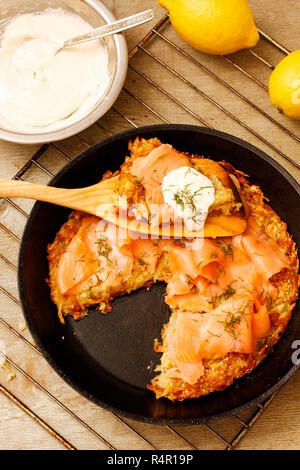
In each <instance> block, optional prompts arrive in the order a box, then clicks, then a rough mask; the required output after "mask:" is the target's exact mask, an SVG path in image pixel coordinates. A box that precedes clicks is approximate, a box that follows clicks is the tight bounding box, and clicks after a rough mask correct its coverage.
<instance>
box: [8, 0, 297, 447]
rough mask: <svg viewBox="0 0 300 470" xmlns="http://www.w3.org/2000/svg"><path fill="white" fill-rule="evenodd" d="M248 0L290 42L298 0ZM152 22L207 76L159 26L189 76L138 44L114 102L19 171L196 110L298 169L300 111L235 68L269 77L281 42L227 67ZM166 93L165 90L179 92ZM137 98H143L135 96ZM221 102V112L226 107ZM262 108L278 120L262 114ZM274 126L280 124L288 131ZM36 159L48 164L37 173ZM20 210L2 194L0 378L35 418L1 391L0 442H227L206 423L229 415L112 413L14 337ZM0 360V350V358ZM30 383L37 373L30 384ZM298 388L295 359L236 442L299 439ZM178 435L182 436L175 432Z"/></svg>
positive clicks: (114, 6)
mask: <svg viewBox="0 0 300 470" xmlns="http://www.w3.org/2000/svg"><path fill="white" fill-rule="evenodd" d="M104 3H105V4H106V5H107V6H108V7H109V8H110V9H111V10H112V11H113V12H114V14H115V16H116V17H117V18H121V17H123V16H126V15H129V14H133V13H136V12H138V11H142V10H143V9H146V8H153V9H154V12H155V18H154V20H153V21H152V26H153V25H154V24H156V23H157V21H158V20H159V19H160V18H161V17H162V16H163V15H164V14H165V11H164V10H163V9H162V8H161V7H159V6H158V5H157V3H156V2H155V1H154V0H144V1H143V2H140V1H138V0H132V1H130V2H128V1H126V0H118V1H117V0H116V1H114V0H104ZM249 4H250V5H251V7H252V9H253V12H254V15H255V19H256V24H257V26H258V27H259V29H260V30H262V31H263V32H265V33H266V34H268V35H270V36H271V37H273V38H274V39H276V40H277V41H278V42H279V43H280V44H282V45H284V46H285V48H287V49H288V50H290V51H292V50H295V49H297V48H299V28H300V2H299V0H289V1H286V0H279V1H277V2H274V1H273V0H249ZM0 5H1V0H0ZM150 27H151V24H146V25H143V26H140V27H138V28H136V29H134V30H131V31H128V32H127V33H126V38H127V41H128V49H129V51H130V50H131V49H132V48H133V47H134V46H135V45H136V44H137V43H138V41H140V39H141V38H142V37H143V36H144V35H145V34H146V32H147V31H148V30H149V29H150ZM160 33H161V34H163V35H165V36H166V37H168V38H169V40H171V41H173V42H174V43H175V44H176V45H177V46H179V47H180V48H182V50H183V51H184V52H185V53H186V54H190V55H191V56H192V57H193V58H194V59H196V60H198V61H199V62H200V63H201V64H202V65H204V66H205V67H207V69H208V70H210V71H212V72H213V73H214V74H215V76H212V75H209V73H208V72H207V71H206V70H204V69H203V68H201V67H200V66H199V65H197V64H195V62H192V61H191V60H190V59H189V58H188V57H187V56H186V55H184V54H182V53H181V52H178V50H176V49H175V48H174V47H172V46H170V45H169V44H166V43H165V42H164V41H163V40H162V39H161V38H159V37H155V38H152V39H151V41H150V42H149V43H148V44H147V45H146V49H147V50H148V51H150V52H151V54H153V55H155V56H156V57H158V58H159V60H161V61H164V62H165V63H166V64H167V65H168V67H169V68H172V69H173V70H176V71H177V74H179V75H180V76H183V77H185V79H186V80H188V81H190V82H191V83H192V84H193V85H194V87H191V86H190V85H189V84H187V83H186V82H184V81H183V80H182V78H181V77H180V76H178V75H177V76H176V75H175V74H174V73H172V72H171V71H170V70H169V71H168V70H166V69H165V68H163V67H162V65H161V64H159V63H158V62H157V61H155V60H154V59H153V58H151V57H149V55H148V54H147V53H146V52H143V51H141V50H139V51H138V52H137V53H136V54H135V55H134V57H133V58H132V60H131V61H130V65H131V67H130V68H129V70H128V76H127V81H126V83H125V88H126V90H127V91H122V93H121V95H120V97H119V99H118V100H117V102H116V103H115V105H114V109H112V110H110V111H109V112H108V113H107V114H106V116H104V117H103V118H102V119H101V120H100V121H99V123H98V124H95V125H93V126H92V127H91V128H89V129H87V130H86V131H84V132H82V133H81V134H80V136H78V137H76V136H75V137H73V138H70V139H67V140H65V141H62V142H57V143H55V144H54V146H50V147H49V148H48V149H47V151H46V152H45V153H44V154H43V155H42V156H41V157H40V158H39V159H38V163H39V165H40V166H38V165H37V164H32V165H31V166H30V167H29V169H28V170H27V172H26V177H24V179H26V180H30V181H39V182H43V183H47V181H48V180H49V178H50V175H51V174H54V173H55V172H56V171H57V170H58V169H59V168H61V166H62V165H63V164H64V163H65V159H64V158H62V154H65V155H68V156H71V157H73V156H74V155H76V154H77V153H78V152H80V151H81V150H83V149H84V148H86V145H87V144H92V143H94V142H96V141H98V140H100V139H103V138H104V137H106V136H107V135H108V134H109V133H114V132H117V131H120V130H123V129H126V128H130V127H132V126H139V125H145V124H151V123H161V122H164V121H169V122H177V123H196V124H199V119H202V120H203V121H204V122H205V123H206V124H207V125H209V126H211V127H216V128H217V129H219V130H222V131H225V132H229V133H231V134H234V135H237V136H239V137H241V138H243V139H245V140H247V141H249V142H251V143H253V144H254V145H256V146H257V147H259V148H261V149H262V150H264V151H266V152H267V153H268V154H269V155H271V156H272V157H274V158H275V159H276V160H277V161H278V162H279V163H281V164H282V165H283V166H284V167H285V168H286V169H287V170H288V171H289V172H290V173H291V174H292V175H293V176H294V177H295V178H296V179H297V180H298V181H300V171H299V169H297V168H296V167H295V166H294V165H293V164H291V163H289V162H288V161H287V160H286V158H285V157H286V156H287V157H288V158H290V159H292V160H293V161H295V162H298V164H299V163H300V159H299V155H298V152H299V141H298V140H297V137H298V139H299V136H300V132H299V131H300V128H299V126H300V124H299V122H296V121H292V120H289V119H288V118H285V117H284V116H282V115H279V114H278V113H277V112H276V110H275V109H274V108H273V107H272V106H271V104H270V101H269V97H268V93H267V91H266V89H265V87H264V86H262V85H260V84H259V83H257V82H255V81H254V80H253V79H252V78H251V77H249V76H247V75H246V74H245V73H244V72H242V71H241V68H242V69H244V70H245V71H247V73H248V74H251V75H252V76H253V77H255V78H256V80H258V81H259V82H261V84H263V85H267V83H268V77H269V75H270V72H271V70H270V67H269V66H268V65H267V64H271V65H276V63H277V62H278V61H279V60H280V59H281V58H282V57H284V53H283V52H280V51H279V50H278V49H277V48H275V47H274V46H273V45H270V44H269V43H268V42H267V41H266V40H264V39H261V40H260V42H259V44H258V46H257V47H256V48H255V49H254V52H255V53H256V54H259V56H260V57H262V58H263V59H264V60H265V61H266V62H267V64H266V63H263V62H262V61H261V60H259V59H258V58H257V57H255V56H254V55H253V54H250V53H249V52H246V51H243V52H239V53H236V54H234V55H231V56H230V57H229V59H230V60H231V61H233V62H234V63H235V64H236V65H237V67H235V66H234V65H233V64H232V63H230V62H229V61H228V60H226V59H225V58H223V57H214V56H208V55H205V54H201V53H199V52H197V51H194V50H192V49H191V48H190V47H189V46H188V45H186V44H184V43H183V42H182V41H181V40H180V39H179V38H178V36H177V35H176V34H175V32H174V31H173V29H172V27H171V26H170V24H169V23H166V25H165V26H164V27H163V28H162V30H160ZM238 67H239V68H238ZM134 69H135V70H138V71H140V72H141V73H142V74H144V75H145V76H147V77H148V80H145V78H144V77H143V75H141V74H139V73H137V72H136V71H135V70H134ZM218 78H219V79H221V80H224V81H225V83H226V84H229V85H230V86H232V87H234V89H235V90H237V91H238V93H239V94H240V95H243V96H244V97H246V98H247V99H248V100H249V101H251V102H252V103H253V104H255V105H256V106H257V107H259V108H261V109H262V110H263V111H264V112H265V113H266V114H267V115H268V116H269V117H268V116H267V117H266V116H265V115H263V114H262V113H261V112H260V111H259V110H257V109H255V107H253V105H251V104H249V102H248V103H247V102H245V101H244V100H243V99H242V98H241V96H240V95H238V94H237V93H234V91H232V90H231V89H230V88H229V87H228V86H227V87H226V84H224V83H223V84H222V83H220V80H219V81H218ZM151 81H152V82H154V83H155V84H156V86H155V85H154V84H153V83H151ZM159 87H160V88H159ZM197 90H198V91H197ZM199 90H201V91H202V92H204V93H206V94H207V95H208V96H209V97H211V98H212V99H213V100H215V102H217V103H219V105H221V107H220V106H219V107H218V106H216V105H215V104H213V103H212V101H211V100H210V101H209V100H208V99H207V98H206V97H205V96H203V94H202V95H201V93H199ZM167 93H169V94H170V95H172V96H173V97H175V98H176V99H177V103H176V102H174V100H172V99H171V98H170V96H168V95H167ZM132 95H134V97H133V96H132ZM136 98H138V100H137V99H136ZM178 102H179V104H178ZM143 103H145V104H146V105H147V106H146V107H145V106H144V104H143ZM224 109H225V110H227V112H224ZM191 113H192V114H191ZM124 116H125V117H124ZM270 117H271V119H273V120H276V121H277V122H278V123H279V124H280V125H281V127H279V126H278V125H276V124H275V123H274V122H272V120H271V119H270ZM282 127H285V128H287V129H288V130H289V132H290V135H288V134H287V133H286V132H285V131H284V130H283V129H282ZM253 131H254V132H253ZM291 134H292V135H291ZM38 148H39V146H38V145H30V146H23V145H16V144H12V143H7V142H0V178H7V177H13V176H14V175H15V174H16V173H17V172H18V170H19V169H20V168H22V167H23V165H24V164H25V163H26V162H27V161H28V160H29V159H30V158H31V157H32V156H33V155H34V154H35V152H36V151H37V150H38ZM276 149H277V150H276ZM43 167H44V168H46V169H47V173H45V171H44V170H43ZM283 197H284V194H283ZM15 203H17V204H18V205H19V206H20V207H21V208H22V209H23V211H24V212H27V213H28V212H29V211H30V208H31V205H32V203H31V202H30V201H22V200H15ZM25 221H26V217H24V215H23V214H22V213H21V212H20V211H18V210H16V209H15V208H14V207H13V206H12V205H10V204H7V203H5V202H2V204H1V205H0V286H1V289H0V318H1V319H2V321H0V352H2V353H5V354H7V356H8V357H9V358H10V359H11V360H12V361H14V363H15V364H16V365H17V366H18V367H19V368H21V369H22V370H23V371H25V372H26V374H27V376H25V375H24V373H22V370H20V369H19V370H18V368H16V367H12V366H11V365H10V368H11V369H12V370H13V372H14V373H15V377H14V378H13V379H12V380H8V379H9V374H8V371H7V369H5V368H0V388H1V386H2V387H5V389H6V390H8V391H10V392H11V393H12V394H13V395H14V396H15V397H17V398H18V399H19V400H20V401H21V402H22V403H23V404H25V405H26V406H27V407H28V408H29V409H30V410H31V412H33V413H35V414H36V415H37V416H38V417H39V418H40V419H41V420H43V422H41V421H40V422H36V421H35V420H34V419H33V416H29V415H28V414H26V412H25V411H24V409H21V408H20V406H18V405H17V404H16V403H14V402H13V401H12V400H11V399H10V398H9V397H8V396H5V395H4V394H3V393H0V449H65V445H64V444H63V443H62V441H61V440H60V436H62V437H63V438H64V439H65V440H66V441H68V442H69V443H71V445H72V446H73V447H75V448H78V449H107V448H108V445H107V443H110V445H111V446H113V447H115V448H117V449H151V448H152V447H154V448H156V449H190V448H191V446H194V447H197V448H199V449H223V448H225V447H226V443H225V442H224V441H222V440H221V439H220V438H219V437H217V436H216V434H215V432H218V433H219V434H220V435H222V436H223V438H224V439H226V440H227V441H228V442H231V441H232V439H233V438H234V436H236V434H237V433H238V432H239V431H240V429H241V424H240V422H238V420H237V419H235V418H228V419H226V420H221V421H219V422H216V423H213V424H212V425H211V426H212V428H213V430H214V431H215V432H213V431H212V430H211V429H209V428H208V427H205V426H187V427H184V426H177V427H174V428H173V429H169V428H167V427H163V426H153V425H147V424H143V423H135V422H133V421H130V420H127V419H126V420H120V419H118V417H116V416H114V415H112V414H110V413H108V412H106V411H104V410H102V409H101V408H98V407H97V406H95V405H93V404H92V403H90V402H88V401H87V400H85V399H84V398H82V397H81V396H79V395H78V394H77V393H76V392H74V391H73V389H71V388H70V387H69V386H68V385H66V384H65V383H64V382H63V381H62V380H61V378H60V377H58V376H57V374H56V373H55V372H54V371H53V370H52V369H51V368H50V366H49V365H48V364H47V362H46V361H45V360H44V359H43V358H42V357H41V356H40V355H39V354H38V352H37V351H36V350H35V349H34V348H31V347H30V343H26V342H25V341H24V339H22V338H21V337H20V336H22V337H23V338H25V339H26V340H27V341H28V342H29V341H30V334H29V332H28V329H27V328H24V320H23V316H22V313H21V309H20V306H19V304H18V292H17V282H16V265H17V255H18V240H19V238H20V237H21V236H22V231H23V227H24V224H25ZM3 227H6V228H7V229H8V230H5V229H4V228H3ZM7 293H8V295H7ZM18 335H19V336H18ZM299 339H300V338H299ZM1 360H2V358H1V356H0V363H1ZM33 380H34V381H36V382H34V381H33ZM37 383H38V384H40V386H39V387H38V386H37ZM41 387H42V388H41ZM299 389H300V371H298V372H297V373H296V374H295V375H294V376H293V378H292V379H291V380H290V381H289V382H288V383H287V384H286V385H285V386H284V387H283V388H282V389H281V390H280V391H279V393H278V394H277V395H276V397H275V398H274V399H273V400H272V402H271V403H270V404H269V406H268V407H267V408H266V409H265V410H264V411H263V413H262V414H261V415H260V416H259V418H258V419H257V420H256V422H255V424H253V426H251V429H250V430H249V431H248V432H247V433H245V435H244V437H243V439H241V440H240V441H239V443H238V445H237V448H238V449H298V448H299V447H300V426H299V422H300V393H299ZM2 391H3V390H2ZM50 394H51V395H50ZM53 397H55V398H56V400H59V403H58V401H54V400H53ZM62 405H63V406H65V407H67V408H68V409H69V410H71V411H72V413H74V414H75V415H76V416H77V419H76V417H74V415H73V416H72V415H71V414H70V412H67V411H66V410H65V409H63V406H62ZM254 411H255V410H253V409H251V410H248V411H246V412H245V413H244V414H243V419H245V420H248V419H249V417H250V415H251V414H252V413H253V412H254ZM80 420H81V421H80ZM43 423H44V424H43ZM45 423H47V425H48V428H47V426H46V425H45ZM91 429H93V430H94V432H93V431H91ZM53 430H55V432H56V435H55V436H53ZM51 433H52V434H51ZM178 434H179V435H178ZM180 436H183V437H184V438H185V439H186V440H185V441H184V440H183V439H182V438H181V437H180Z"/></svg>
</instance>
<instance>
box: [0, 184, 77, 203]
mask: <svg viewBox="0 0 300 470" xmlns="http://www.w3.org/2000/svg"><path fill="white" fill-rule="evenodd" d="M69 191H70V190H69V189H63V188H54V187H53V186H44V185H42V184H36V183H28V182H27V181H15V180H1V179H0V197H12V198H14V197H22V198H23V197H24V198H26V199H36V200H38V201H45V202H52V203H54V204H59V205H63V202H64V200H65V198H66V196H67V194H69Z"/></svg>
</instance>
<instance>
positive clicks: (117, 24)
mask: <svg viewBox="0 0 300 470" xmlns="http://www.w3.org/2000/svg"><path fill="white" fill-rule="evenodd" d="M152 18H153V10H151V9H150V10H146V11H143V12H142V13H137V14H136V15H132V16H128V17H127V18H123V19H122V20H118V21H114V22H113V23H110V24H106V25H104V26H100V28H96V29H94V30H93V31H91V32H90V33H87V34H83V35H81V36H76V37H75V38H72V39H68V41H65V42H64V43H63V45H62V46H61V47H60V48H59V49H57V52H56V54H57V53H58V52H59V51H61V50H62V49H64V48H65V47H71V46H75V45H76V44H81V43H83V42H87V41H93V40H94V39H99V38H103V37H105V36H109V35H110V34H116V33H120V32H121V31H125V30H126V29H129V28H133V27H134V26H138V25H140V24H143V23H146V22H147V21H150V20H152Z"/></svg>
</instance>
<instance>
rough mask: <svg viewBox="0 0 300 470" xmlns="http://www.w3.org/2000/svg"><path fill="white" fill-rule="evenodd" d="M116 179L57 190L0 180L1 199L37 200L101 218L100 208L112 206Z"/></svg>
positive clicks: (33, 184) (22, 182)
mask: <svg viewBox="0 0 300 470" xmlns="http://www.w3.org/2000/svg"><path fill="white" fill-rule="evenodd" d="M116 179H117V178H116V177H115V178H111V179H108V180H105V181H102V182H101V183H98V184H96V185H94V186H89V187H87V188H77V189H64V188H55V187H53V186H46V185H42V184H36V183H28V182H27V181H15V180H1V179H0V197H22V198H23V197H24V198H27V199H36V200H38V201H44V202H50V203H52V204H57V205H59V206H63V207H68V208H70V209H76V210H79V211H84V212H87V213H89V214H94V215H99V216H101V215H102V213H101V211H100V212H99V208H100V209H101V207H104V208H105V207H106V205H108V204H111V201H112V196H113V194H114V193H113V185H114V183H115V181H116ZM98 212H99V214H98Z"/></svg>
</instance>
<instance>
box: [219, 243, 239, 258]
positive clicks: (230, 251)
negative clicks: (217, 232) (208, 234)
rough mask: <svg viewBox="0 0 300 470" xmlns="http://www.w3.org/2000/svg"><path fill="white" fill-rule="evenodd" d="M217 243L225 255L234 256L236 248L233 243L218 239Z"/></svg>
mask: <svg viewBox="0 0 300 470" xmlns="http://www.w3.org/2000/svg"><path fill="white" fill-rule="evenodd" d="M215 244H216V245H217V246H218V247H219V248H220V250H222V251H223V253H224V256H230V257H231V259H233V257H234V248H233V245H232V244H231V243H229V242H226V241H224V240H223V241H220V240H216V241H215Z"/></svg>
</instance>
